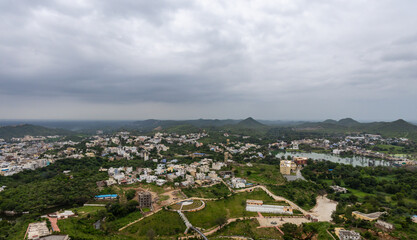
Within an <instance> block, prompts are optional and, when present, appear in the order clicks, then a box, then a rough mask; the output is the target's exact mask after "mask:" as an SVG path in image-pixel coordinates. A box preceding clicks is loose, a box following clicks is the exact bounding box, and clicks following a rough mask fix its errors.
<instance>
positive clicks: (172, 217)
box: [122, 210, 185, 239]
mask: <svg viewBox="0 0 417 240" xmlns="http://www.w3.org/2000/svg"><path fill="white" fill-rule="evenodd" d="M149 231H153V232H154V233H155V236H157V237H156V239H160V238H162V237H167V236H172V237H173V236H178V235H180V234H182V233H184V231H185V224H184V223H183V221H182V220H181V218H180V216H179V215H178V213H176V212H171V211H166V210H162V211H160V212H158V213H155V214H154V215H152V216H149V217H147V218H145V219H143V220H142V221H140V222H138V223H135V224H133V225H131V226H129V227H128V228H126V229H124V230H123V231H122V234H123V235H126V236H130V237H135V238H139V237H146V235H147V234H148V232H149Z"/></svg>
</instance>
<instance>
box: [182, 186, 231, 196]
mask: <svg viewBox="0 0 417 240" xmlns="http://www.w3.org/2000/svg"><path fill="white" fill-rule="evenodd" d="M182 192H183V193H184V194H185V195H187V197H199V198H220V197H224V196H227V195H229V194H230V191H229V189H228V188H227V187H226V186H225V185H224V184H223V183H219V184H216V185H214V186H211V187H199V188H184V189H183V190H182Z"/></svg>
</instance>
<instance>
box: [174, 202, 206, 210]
mask: <svg viewBox="0 0 417 240" xmlns="http://www.w3.org/2000/svg"><path fill="white" fill-rule="evenodd" d="M201 205H203V203H202V202H201V201H200V200H195V201H194V202H193V203H192V204H190V205H184V206H183V207H182V210H190V209H194V208H198V207H200V206H201ZM171 208H172V209H174V210H180V209H181V203H177V204H174V205H172V206H171Z"/></svg>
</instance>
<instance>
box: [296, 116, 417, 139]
mask: <svg viewBox="0 0 417 240" xmlns="http://www.w3.org/2000/svg"><path fill="white" fill-rule="evenodd" d="M294 129H295V130H298V131H311V132H323V133H345V134H350V133H372V134H380V135H382V136H383V137H405V138H410V139H412V140H417V126H416V125H413V124H411V123H409V122H406V121H404V120H402V119H399V120H396V121H393V122H371V123H360V122H358V121H356V120H353V119H352V118H344V119H341V120H339V121H333V120H326V121H324V122H315V123H304V124H300V125H298V126H296V127H295V128H294Z"/></svg>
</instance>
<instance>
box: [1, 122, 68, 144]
mask: <svg viewBox="0 0 417 240" xmlns="http://www.w3.org/2000/svg"><path fill="white" fill-rule="evenodd" d="M70 134H72V132H71V131H69V130H64V129H56V128H46V127H41V126H36V125H31V124H21V125H13V126H4V127H0V138H3V139H6V140H9V139H11V138H14V137H16V138H21V137H24V136H25V135H31V136H51V135H70Z"/></svg>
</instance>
